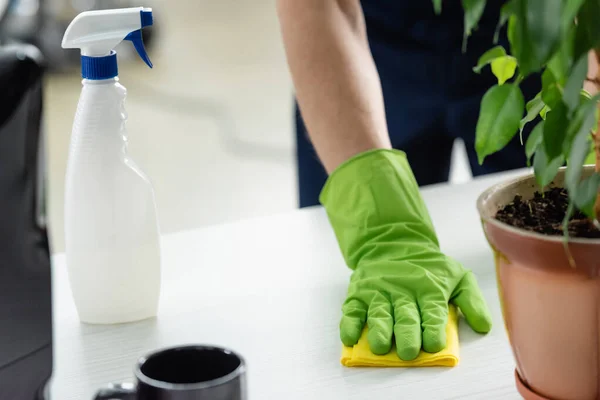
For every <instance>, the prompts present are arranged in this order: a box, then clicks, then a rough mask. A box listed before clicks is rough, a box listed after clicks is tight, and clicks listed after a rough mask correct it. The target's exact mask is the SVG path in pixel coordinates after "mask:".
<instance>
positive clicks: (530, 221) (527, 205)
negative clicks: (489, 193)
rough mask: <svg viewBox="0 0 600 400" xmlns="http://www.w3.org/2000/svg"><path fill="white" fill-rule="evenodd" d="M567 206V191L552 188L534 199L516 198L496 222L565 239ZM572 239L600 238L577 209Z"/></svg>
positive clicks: (571, 231)
mask: <svg viewBox="0 0 600 400" xmlns="http://www.w3.org/2000/svg"><path fill="white" fill-rule="evenodd" d="M568 206H569V196H568V194H567V191H566V190H565V189H563V188H551V189H548V190H546V191H545V192H544V194H542V193H540V192H536V193H535V195H534V197H533V199H531V200H523V198H522V197H521V196H515V198H514V200H513V201H512V202H511V203H509V204H507V205H506V206H504V208H502V209H500V210H498V212H497V213H496V219H498V220H500V221H502V222H504V223H506V224H508V225H512V226H514V227H517V228H522V229H525V230H528V231H532V232H537V233H543V234H546V235H560V236H562V235H563V219H564V218H565V215H566V213H567V207H568ZM569 236H571V237H582V238H600V230H598V229H597V228H596V227H595V226H594V224H593V222H592V221H591V220H590V219H589V218H588V217H587V216H586V215H585V214H583V213H582V212H581V211H579V210H577V211H576V212H575V213H574V215H573V216H572V217H571V219H570V220H569Z"/></svg>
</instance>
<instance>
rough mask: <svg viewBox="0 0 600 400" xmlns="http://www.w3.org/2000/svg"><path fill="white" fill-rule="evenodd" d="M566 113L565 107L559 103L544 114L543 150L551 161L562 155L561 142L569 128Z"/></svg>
mask: <svg viewBox="0 0 600 400" xmlns="http://www.w3.org/2000/svg"><path fill="white" fill-rule="evenodd" d="M567 113H568V110H567V107H566V106H565V105H564V103H563V102H562V101H561V102H559V103H558V104H557V105H556V107H553V108H552V110H550V111H549V112H548V113H547V114H546V123H545V124H544V148H545V149H544V150H545V151H546V154H547V155H548V158H549V159H551V160H552V159H554V158H556V157H558V155H559V154H562V150H563V142H564V141H565V136H566V135H567V128H568V126H569V118H568V116H567Z"/></svg>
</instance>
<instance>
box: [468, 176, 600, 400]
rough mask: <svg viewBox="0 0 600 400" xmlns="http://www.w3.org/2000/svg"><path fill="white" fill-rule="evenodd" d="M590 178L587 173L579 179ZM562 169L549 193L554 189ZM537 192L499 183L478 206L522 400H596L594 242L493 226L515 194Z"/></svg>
mask: <svg viewBox="0 0 600 400" xmlns="http://www.w3.org/2000/svg"><path fill="white" fill-rule="evenodd" d="M593 171H594V169H593V166H586V167H585V170H584V176H589V175H590V174H591V173H592V172H593ZM564 174H565V170H564V169H562V170H561V171H560V172H559V173H558V176H557V177H556V179H555V180H554V182H553V183H552V184H551V186H558V187H561V186H562V185H563V182H564ZM538 190H539V187H538V186H537V184H536V182H535V178H534V177H533V175H530V176H526V177H523V178H520V179H517V180H514V181H510V182H506V183H502V184H499V185H496V186H493V187H492V188H490V189H488V190H487V191H485V192H484V193H483V194H482V195H481V196H480V197H479V199H478V201H477V207H478V209H479V213H480V215H481V219H482V223H483V229H484V231H485V234H486V236H487V239H488V241H489V243H490V245H491V246H492V248H493V250H494V253H495V260H496V273H497V280H498V291H499V296H500V302H501V304H502V313H503V316H504V323H505V327H506V330H507V332H508V337H509V340H510V344H511V347H512V350H513V354H514V357H515V359H516V362H517V372H518V375H516V378H517V387H518V389H519V391H520V393H521V395H523V397H524V398H526V399H553V400H592V399H600V240H599V239H575V238H573V239H570V241H569V249H570V253H571V255H572V257H573V259H574V261H575V267H572V266H571V264H570V263H569V258H568V256H567V253H566V251H565V246H564V243H563V238H562V237H560V236H547V235H542V234H537V233H532V232H528V231H525V230H522V229H518V228H514V227H512V226H509V225H507V224H504V223H502V222H500V221H498V220H496V219H495V218H494V216H495V215H496V211H497V210H498V209H499V208H501V207H502V206H504V205H506V204H508V203H510V202H511V201H512V200H513V198H514V196H515V195H516V194H518V195H521V196H522V197H523V198H524V199H530V198H532V197H533V194H534V193H535V192H536V191H538Z"/></svg>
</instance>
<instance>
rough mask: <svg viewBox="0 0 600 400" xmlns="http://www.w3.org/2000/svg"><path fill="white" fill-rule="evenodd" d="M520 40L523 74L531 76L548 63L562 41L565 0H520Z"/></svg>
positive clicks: (520, 59)
mask: <svg viewBox="0 0 600 400" xmlns="http://www.w3.org/2000/svg"><path fill="white" fill-rule="evenodd" d="M516 8H517V15H518V23H517V29H516V36H517V37H516V38H515V39H516V40H519V38H520V42H521V44H520V46H519V53H515V54H514V55H515V56H516V57H517V60H518V63H519V67H520V68H521V74H523V76H528V75H529V74H531V73H532V72H537V71H539V70H540V69H541V68H542V66H543V65H545V64H546V63H547V62H548V60H549V59H550V57H551V56H552V54H553V53H554V51H555V50H556V46H557V44H558V43H559V39H560V37H561V24H560V23H557V21H560V20H561V15H562V9H563V0H527V1H525V0H520V1H519V2H518V6H517V7H516Z"/></svg>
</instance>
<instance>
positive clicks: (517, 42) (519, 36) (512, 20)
mask: <svg viewBox="0 0 600 400" xmlns="http://www.w3.org/2000/svg"><path fill="white" fill-rule="evenodd" d="M521 1H523V0H514V4H513V6H514V8H515V9H516V8H517V5H518V4H519V3H520V2H521ZM506 35H507V36H508V42H509V43H510V52H511V54H512V55H517V54H520V52H521V41H522V40H523V33H522V32H521V28H520V26H519V19H518V18H517V16H516V15H515V14H512V15H510V16H509V17H508V29H507V32H506ZM518 59H519V58H518V57H517V60H518Z"/></svg>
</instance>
